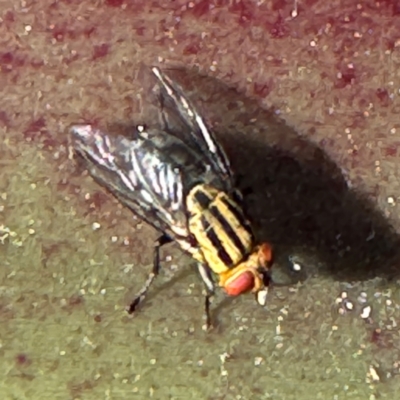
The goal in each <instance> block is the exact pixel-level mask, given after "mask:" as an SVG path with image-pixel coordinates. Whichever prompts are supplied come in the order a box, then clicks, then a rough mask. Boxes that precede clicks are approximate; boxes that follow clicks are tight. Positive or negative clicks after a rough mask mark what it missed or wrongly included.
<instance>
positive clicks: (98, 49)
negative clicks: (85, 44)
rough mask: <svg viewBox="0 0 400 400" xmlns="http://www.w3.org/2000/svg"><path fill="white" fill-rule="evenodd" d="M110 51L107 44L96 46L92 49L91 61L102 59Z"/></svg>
mask: <svg viewBox="0 0 400 400" xmlns="http://www.w3.org/2000/svg"><path fill="white" fill-rule="evenodd" d="M109 51H110V45H109V44H107V43H103V44H100V45H96V46H94V48H93V57H92V59H93V60H97V59H98V58H103V57H105V56H106V55H108V53H109Z"/></svg>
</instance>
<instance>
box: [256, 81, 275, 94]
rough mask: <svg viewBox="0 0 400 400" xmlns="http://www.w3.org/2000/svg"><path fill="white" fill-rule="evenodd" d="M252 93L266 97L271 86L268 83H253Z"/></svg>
mask: <svg viewBox="0 0 400 400" xmlns="http://www.w3.org/2000/svg"><path fill="white" fill-rule="evenodd" d="M253 91H254V94H256V95H257V96H259V97H267V96H268V95H269V93H270V92H271V86H270V85H269V84H268V83H257V82H256V83H254V86H253Z"/></svg>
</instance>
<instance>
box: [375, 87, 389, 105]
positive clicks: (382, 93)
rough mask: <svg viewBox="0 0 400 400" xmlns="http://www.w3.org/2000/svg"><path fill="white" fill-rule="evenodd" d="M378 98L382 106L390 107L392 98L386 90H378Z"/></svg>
mask: <svg viewBox="0 0 400 400" xmlns="http://www.w3.org/2000/svg"><path fill="white" fill-rule="evenodd" d="M375 94H376V97H377V98H378V99H379V100H380V101H381V104H382V105H383V106H385V107H387V106H388V105H389V101H390V97H389V93H388V91H387V90H386V89H385V88H378V89H376V92H375Z"/></svg>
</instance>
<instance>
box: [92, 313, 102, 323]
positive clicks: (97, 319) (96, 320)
mask: <svg viewBox="0 0 400 400" xmlns="http://www.w3.org/2000/svg"><path fill="white" fill-rule="evenodd" d="M93 319H94V321H95V322H101V321H102V318H101V315H99V314H97V315H95V317H94V318H93Z"/></svg>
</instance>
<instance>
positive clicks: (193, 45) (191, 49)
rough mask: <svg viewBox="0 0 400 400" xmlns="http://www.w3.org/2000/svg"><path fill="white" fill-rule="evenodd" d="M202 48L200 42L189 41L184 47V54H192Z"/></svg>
mask: <svg viewBox="0 0 400 400" xmlns="http://www.w3.org/2000/svg"><path fill="white" fill-rule="evenodd" d="M200 50H201V47H200V43H194V42H192V43H189V44H188V45H187V46H186V47H185V48H184V49H183V54H184V55H185V56H188V55H191V54H197V53H198V52H199V51H200Z"/></svg>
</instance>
